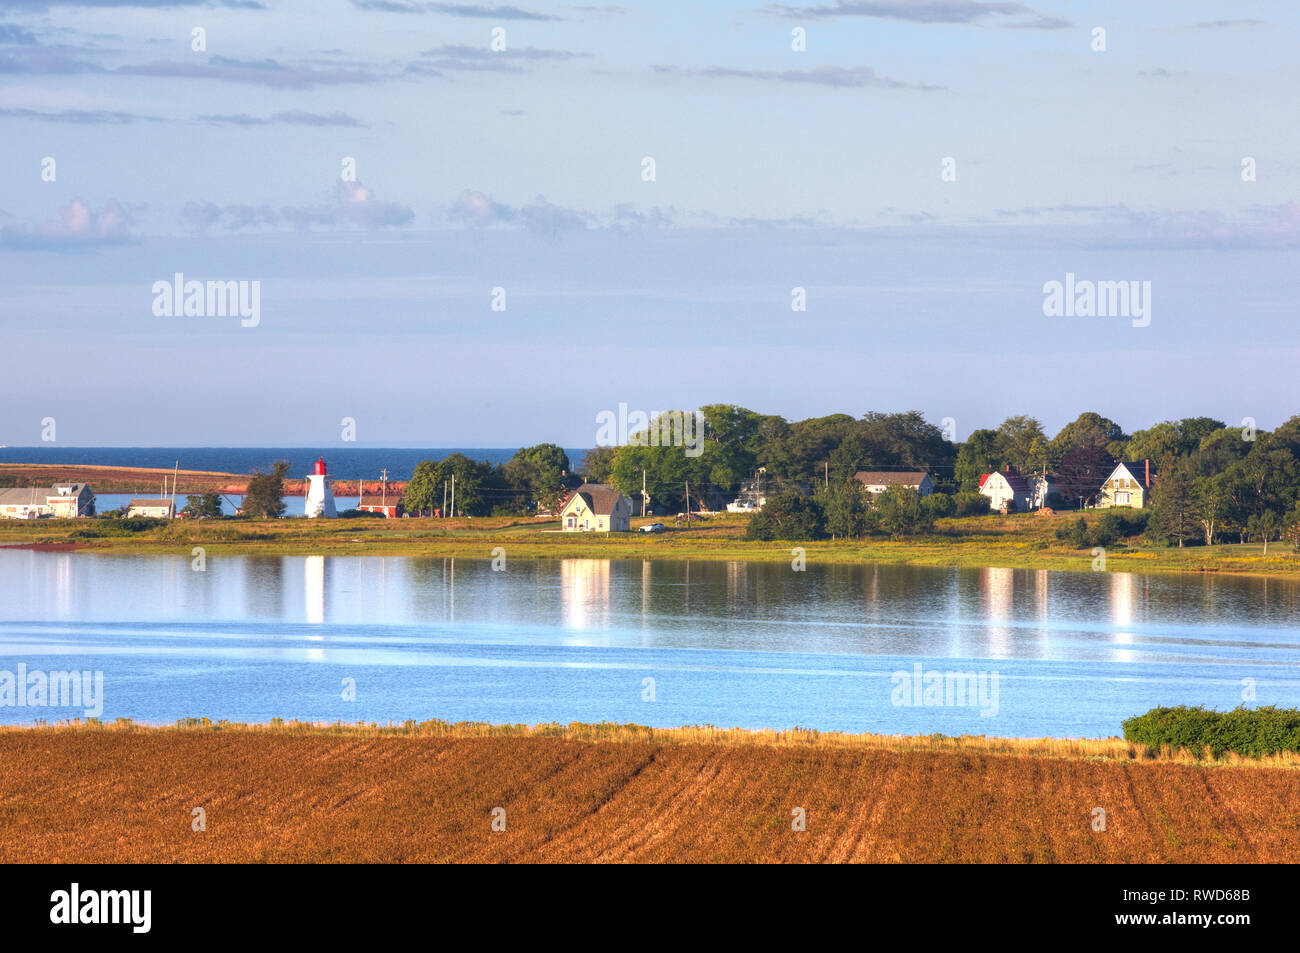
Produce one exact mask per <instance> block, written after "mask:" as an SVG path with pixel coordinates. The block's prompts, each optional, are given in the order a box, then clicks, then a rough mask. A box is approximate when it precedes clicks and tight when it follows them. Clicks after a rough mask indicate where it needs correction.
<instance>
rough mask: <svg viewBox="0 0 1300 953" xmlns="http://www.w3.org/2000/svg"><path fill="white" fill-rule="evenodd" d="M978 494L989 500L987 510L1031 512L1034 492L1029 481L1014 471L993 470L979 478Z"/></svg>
mask: <svg viewBox="0 0 1300 953" xmlns="http://www.w3.org/2000/svg"><path fill="white" fill-rule="evenodd" d="M980 493H981V494H983V495H984V496H987V497H988V498H989V509H991V510H998V511H999V512H1001V511H1003V510H1006V511H1011V510H1021V511H1024V510H1032V509H1033V508H1034V496H1035V493H1034V490H1033V489H1032V488H1031V487H1030V485H1029V481H1028V480H1026V479H1025V478H1024V477H1023V476H1021V475H1020V474H1019V473H1017V472H1016V471H1015V470H1012V469H1009V468H1008V469H1006V470H994V471H993V472H992V473H986V474H984V475H983V476H982V477H980Z"/></svg>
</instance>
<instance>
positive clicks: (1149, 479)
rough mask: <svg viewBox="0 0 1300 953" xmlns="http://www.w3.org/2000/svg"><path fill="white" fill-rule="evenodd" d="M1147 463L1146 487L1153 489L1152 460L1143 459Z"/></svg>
mask: <svg viewBox="0 0 1300 953" xmlns="http://www.w3.org/2000/svg"><path fill="white" fill-rule="evenodd" d="M1142 462H1143V463H1145V464H1146V488H1147V489H1148V490H1149V489H1151V461H1150V460H1149V459H1147V460H1144V461H1142Z"/></svg>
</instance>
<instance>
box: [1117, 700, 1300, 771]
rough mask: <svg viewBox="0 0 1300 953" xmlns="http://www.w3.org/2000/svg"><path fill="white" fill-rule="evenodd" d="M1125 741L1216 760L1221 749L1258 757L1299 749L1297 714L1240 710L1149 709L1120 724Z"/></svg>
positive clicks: (1284, 710) (1299, 718)
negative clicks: (1208, 755)
mask: <svg viewBox="0 0 1300 953" xmlns="http://www.w3.org/2000/svg"><path fill="white" fill-rule="evenodd" d="M1123 727H1124V740H1125V741H1131V742H1134V743H1136V744H1144V745H1146V746H1147V747H1148V748H1152V749H1155V750H1159V749H1160V748H1161V747H1162V746H1164V745H1169V746H1171V747H1173V748H1186V749H1188V750H1189V751H1192V752H1195V753H1197V754H1200V753H1201V752H1202V751H1204V750H1205V749H1206V748H1209V750H1210V753H1211V754H1212V755H1213V756H1214V757H1216V758H1218V757H1221V756H1222V755H1223V753H1224V752H1225V751H1233V752H1236V753H1237V754H1240V755H1246V756H1249V757H1253V758H1258V757H1260V756H1262V755H1269V754H1277V753H1279V752H1282V751H1300V710H1297V709H1295V708H1275V707H1273V706H1271V705H1269V706H1266V707H1263V708H1254V709H1251V708H1245V707H1238V708H1234V709H1233V710H1232V711H1226V712H1220V711H1215V710H1211V709H1205V708H1202V707H1200V706H1197V707H1187V706H1185V705H1180V706H1178V707H1177V708H1152V709H1151V710H1150V711H1149V712H1147V713H1146V714H1145V715H1136V716H1134V717H1133V718H1129V719H1126V720H1125V721H1124V722H1123Z"/></svg>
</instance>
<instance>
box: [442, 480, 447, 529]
mask: <svg viewBox="0 0 1300 953" xmlns="http://www.w3.org/2000/svg"><path fill="white" fill-rule="evenodd" d="M442 518H443V519H446V518H447V481H446V480H443V481H442Z"/></svg>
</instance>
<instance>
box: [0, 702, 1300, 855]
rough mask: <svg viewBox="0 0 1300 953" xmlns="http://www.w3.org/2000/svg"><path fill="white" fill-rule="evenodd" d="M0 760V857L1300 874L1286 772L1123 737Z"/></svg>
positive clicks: (771, 739)
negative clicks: (499, 813)
mask: <svg viewBox="0 0 1300 953" xmlns="http://www.w3.org/2000/svg"><path fill="white" fill-rule="evenodd" d="M0 765H3V768H0V863H23V862H203V863H207V862H232V861H254V862H349V861H382V862H416V861H424V862H429V861H432V862H573V861H578V862H587V861H596V862H621V861H650V862H654V861H670V862H734V861H740V862H794V863H804V862H844V861H851V862H858V861H866V862H1011V863H1024V862H1065V863H1131V862H1198V863H1199V862H1295V861H1297V860H1300V770H1297V768H1296V765H1297V761H1296V759H1295V758H1284V759H1275V760H1272V761H1270V762H1268V763H1264V764H1261V763H1259V762H1242V761H1239V760H1234V761H1232V762H1227V763H1217V764H1203V763H1197V762H1195V760H1194V759H1192V758H1191V756H1189V755H1186V754H1184V755H1183V756H1182V759H1181V760H1176V759H1172V758H1170V757H1169V756H1168V755H1167V754H1166V755H1165V756H1153V755H1152V753H1150V752H1146V751H1145V750H1138V749H1135V748H1134V747H1133V746H1131V745H1128V744H1127V743H1125V742H1123V741H1120V740H1118V739H1109V740H1104V741H1078V742H1070V741H1051V740H1042V741H1003V740H997V739H982V738H962V739H951V738H939V737H934V738H910V739H908V738H892V737H882V736H844V735H818V734H816V733H811V732H798V733H783V734H772V733H753V734H751V733H746V732H738V731H715V730H711V729H679V730H675V731H651V730H649V729H641V728H635V727H631V726H628V727H618V726H609V725H592V726H577V725H575V726H569V727H567V728H566V727H559V726H541V727H539V728H536V729H526V728H522V727H500V728H490V727H487V726H474V725H458V726H448V725H442V724H439V723H429V724H425V725H420V726H411V727H409V728H406V729H402V728H398V729H380V728H365V727H356V728H347V727H332V728H331V727H319V728H313V727H310V726H296V725H288V726H282V727H269V728H266V727H264V728H246V727H239V726H221V727H218V728H140V727H132V726H127V727H104V728H98V727H75V726H60V727H40V728H16V729H5V730H0ZM498 806H499V807H504V808H505V809H506V830H505V831H503V832H493V831H492V830H491V812H492V810H493V808H495V807H498ZM195 807H202V808H204V810H205V811H206V814H207V830H206V831H204V832H195V831H192V830H191V812H192V810H193V808H195ZM796 807H802V808H804V809H805V810H806V812H807V830H806V831H804V832H797V831H793V830H791V811H792V809H793V808H796ZM1096 807H1102V808H1104V809H1105V810H1106V816H1107V823H1106V827H1107V829H1106V831H1105V832H1094V831H1093V830H1092V828H1091V820H1092V812H1093V809H1094V808H1096Z"/></svg>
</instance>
